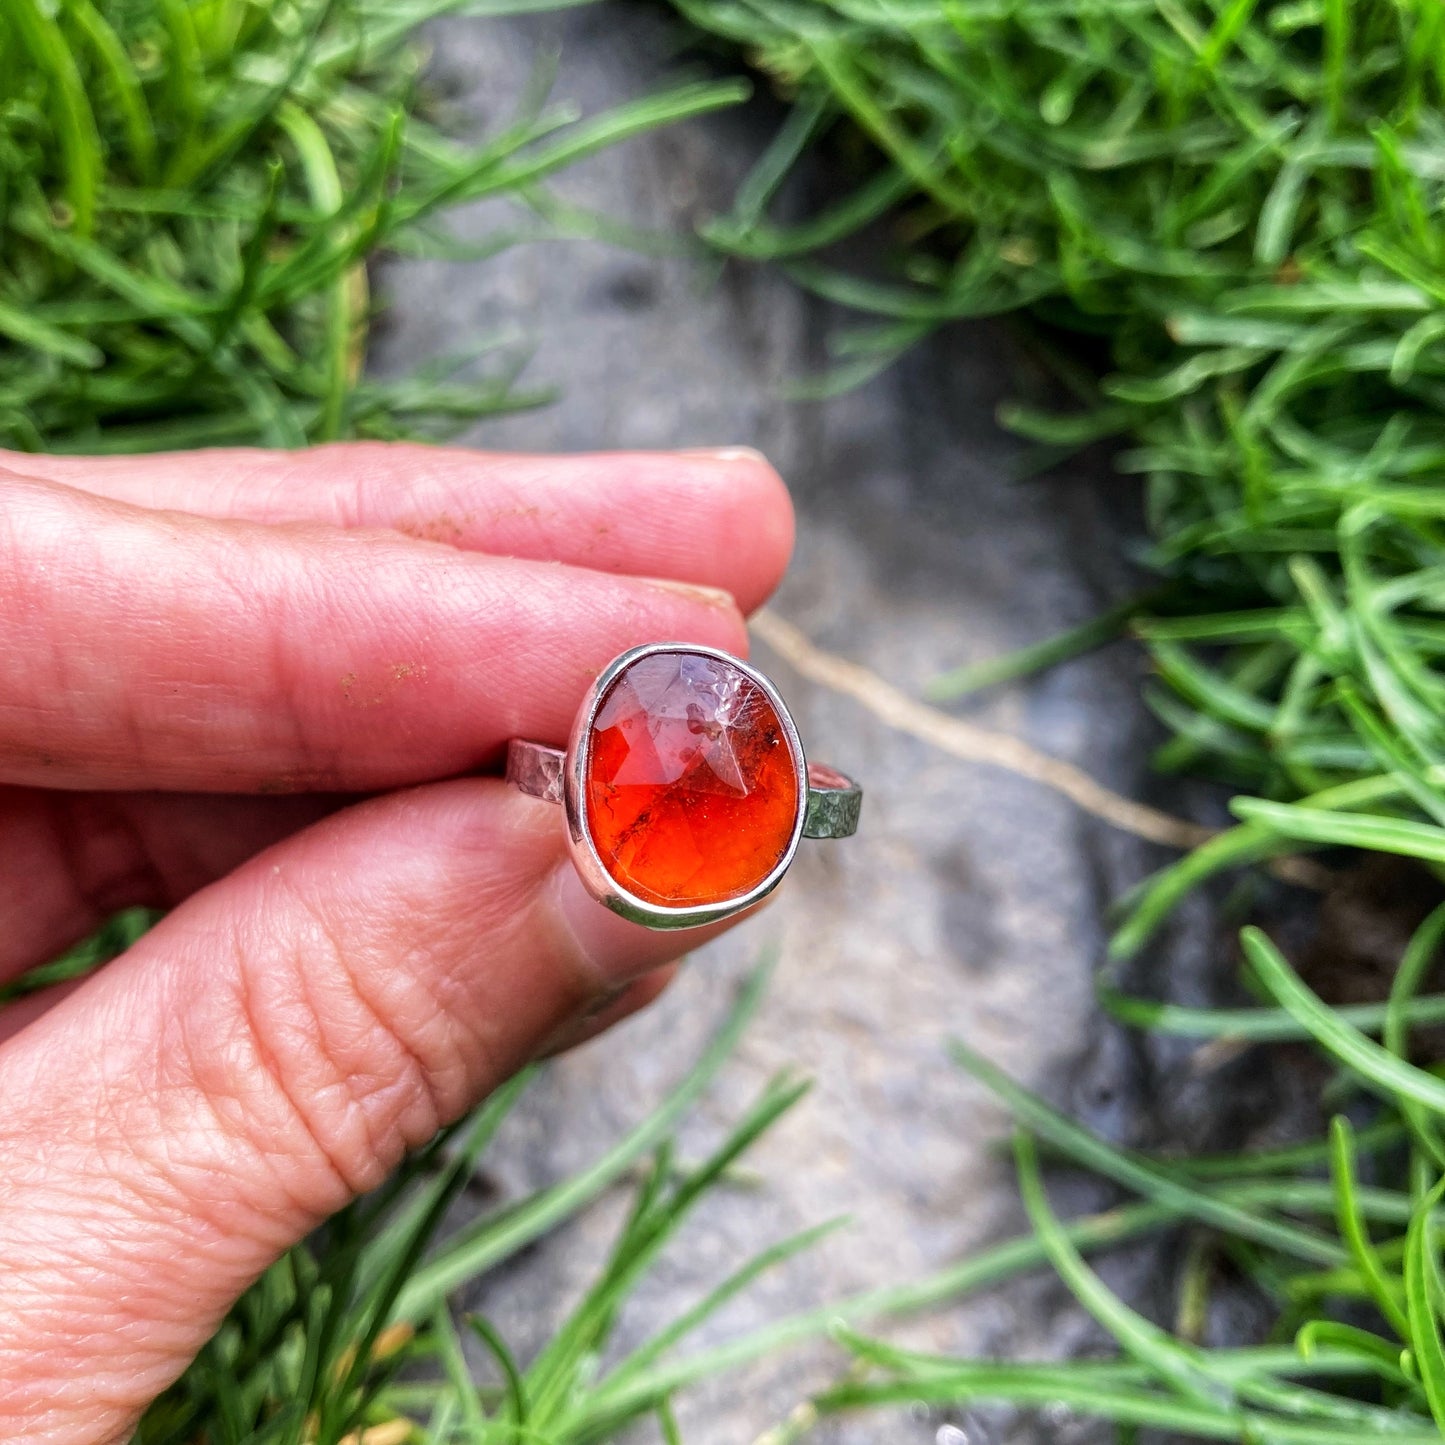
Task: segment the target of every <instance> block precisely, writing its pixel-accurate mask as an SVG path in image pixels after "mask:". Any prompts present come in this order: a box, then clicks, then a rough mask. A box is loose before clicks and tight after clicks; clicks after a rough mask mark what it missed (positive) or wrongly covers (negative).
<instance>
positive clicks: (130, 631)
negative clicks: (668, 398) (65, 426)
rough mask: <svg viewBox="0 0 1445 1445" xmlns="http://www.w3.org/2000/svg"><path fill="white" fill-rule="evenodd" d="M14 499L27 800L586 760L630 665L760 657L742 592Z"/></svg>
mask: <svg viewBox="0 0 1445 1445" xmlns="http://www.w3.org/2000/svg"><path fill="white" fill-rule="evenodd" d="M0 486H3V488H4V497H5V506H4V508H3V509H0V577H4V578H5V579H6V584H5V586H3V587H0V781H4V782H11V783H24V784H29V785H31V786H37V787H64V788H82V787H83V788H126V789H151V788H155V789H167V790H176V789H180V790H185V791H191V792H254V791H267V792H294V791H328V792H363V791H372V790H376V789H381V788H390V787H397V786H400V785H402V784H405V783H410V782H419V781H422V780H424V779H428V778H438V777H446V776H449V775H451V774H454V773H459V772H464V771H467V770H470V769H474V768H477V767H479V766H482V765H485V764H486V763H487V762H489V761H490V760H491V759H493V758H495V757H496V756H497V754H498V752H499V751H500V749H501V746H502V745H503V744H504V743H505V741H506V740H507V739H508V738H509V737H513V736H523V737H535V738H538V739H539V740H542V741H551V742H560V741H564V740H565V739H566V736H567V732H568V729H569V727H570V724H571V721H572V716H573V713H574V711H575V709H576V707H577V705H578V703H579V701H580V700H581V698H582V696H583V694H584V692H585V691H586V689H587V686H588V684H589V682H590V681H591V680H592V678H594V677H595V676H596V675H597V673H598V672H599V671H601V669H602V668H604V667H605V666H606V665H607V663H608V662H610V661H611V660H612V658H613V657H614V656H616V655H617V654H618V653H619V652H622V651H624V650H625V649H627V648H629V647H634V646H636V645H638V644H639V643H644V642H656V641H660V640H663V639H668V638H675V639H677V640H680V641H696V642H702V643H708V644H712V645H714V646H718V647H722V648H725V649H727V650H729V651H732V652H741V651H743V650H745V649H746V647H747V635H746V632H745V629H744V627H743V622H742V618H741V616H740V615H739V613H738V611H737V608H736V606H735V604H734V603H733V600H732V598H731V597H729V596H728V595H727V594H726V593H722V592H712V591H708V590H705V589H699V588H696V587H691V586H684V585H683V584H679V583H675V582H668V581H659V580H657V579H645V578H638V577H611V576H606V575H604V574H603V573H600V572H595V571H591V570H588V569H585V568H581V567H568V566H564V565H559V564H556V563H543V562H527V561H518V560H515V559H511V558H501V557H488V556H481V555H478V554H475V553H467V552H457V551H454V550H452V549H451V548H448V547H443V546H438V545H436V544H435V543H430V542H419V541H414V540H411V539H409V538H405V537H401V536H399V535H398V534H396V533H394V532H371V533H366V534H361V533H356V532H345V531H342V530H341V529H339V528H335V527H268V526H261V525H258V524H256V523H252V522H236V521H231V522H217V521H210V520H207V519H205V518H199V517H192V516H189V515H185V514H182V513H178V512H151V511H147V510H145V509H142V508H139V507H132V506H126V505H123V504H121V503H117V502H108V501H104V500H102V499H100V498H97V497H93V496H89V495H86V494H84V493H81V492H77V491H73V490H71V489H70V488H67V487H63V486H58V485H56V484H54V483H49V482H40V481H35V480H33V479H26V478H22V477H15V476H11V477H0Z"/></svg>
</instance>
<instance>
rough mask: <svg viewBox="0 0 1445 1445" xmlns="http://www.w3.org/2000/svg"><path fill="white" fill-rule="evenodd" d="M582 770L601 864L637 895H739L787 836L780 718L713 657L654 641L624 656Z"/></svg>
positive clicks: (788, 796)
mask: <svg viewBox="0 0 1445 1445" xmlns="http://www.w3.org/2000/svg"><path fill="white" fill-rule="evenodd" d="M586 776H587V826H588V830H589V832H590V833H591V836H592V842H593V844H594V845H595V846H596V849H597V852H598V854H599V856H600V857H601V859H602V864H603V867H605V868H606V869H607V871H608V873H610V874H611V876H612V878H613V879H614V881H615V882H617V883H619V884H620V885H621V886H622V887H623V888H625V889H626V890H627V891H628V892H629V893H631V894H633V895H635V896H636V897H638V898H641V899H644V900H645V901H646V902H648V903H654V904H661V905H662V906H664V907H668V908H686V907H690V906H693V905H696V904H701V903H721V902H725V901H726V900H728V899H731V898H741V897H742V896H743V895H744V894H745V893H750V892H752V890H753V889H754V888H756V887H757V886H758V884H760V883H761V882H762V881H763V880H764V879H765V878H767V876H768V875H769V874H770V873H771V872H772V871H773V869H774V868H776V867H777V866H778V864H779V863H780V862H781V861H782V859H783V857H784V855H785V854H786V853H787V851H788V848H789V845H790V844H791V843H792V841H793V830H794V827H795V825H796V823H797V819H798V802H799V796H798V795H799V788H798V770H797V767H796V765H795V764H794V761H793V753H792V749H791V748H790V747H789V746H788V738H787V733H786V732H785V730H784V728H783V723H782V720H781V719H780V718H779V717H778V713H777V709H776V708H775V707H774V706H773V704H772V703H771V701H769V699H768V695H767V693H765V692H764V691H763V689H762V688H761V687H759V686H758V684H757V683H755V682H754V681H753V680H752V678H750V677H749V676H748V675H747V674H746V673H745V672H743V671H742V670H741V669H740V668H737V667H734V666H733V665H732V664H730V663H727V662H723V661H722V660H721V659H719V658H714V657H706V656H703V655H702V654H700V653H696V652H661V653H652V654H650V655H649V656H647V657H642V658H639V659H638V660H637V661H636V662H634V663H632V664H631V666H629V667H628V668H627V669H626V671H624V672H623V673H622V674H621V675H620V676H619V677H618V678H617V679H616V680H615V681H614V682H613V683H612V684H611V686H610V687H609V688H608V689H607V693H606V695H605V696H604V697H603V699H602V704H601V706H600V707H599V708H598V709H597V713H596V715H595V717H594V718H593V722H592V732H591V736H590V738H589V739H588V750H587V768H586Z"/></svg>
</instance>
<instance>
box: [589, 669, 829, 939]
mask: <svg viewBox="0 0 1445 1445" xmlns="http://www.w3.org/2000/svg"><path fill="white" fill-rule="evenodd" d="M679 652H686V653H691V654H693V655H694V656H700V657H710V658H712V659H713V660H714V661H717V662H721V663H725V664H726V665H727V666H729V667H735V668H737V669H738V671H739V672H741V673H742V674H743V675H744V676H745V677H746V678H747V679H748V680H749V681H750V682H752V683H754V684H755V685H756V686H757V687H759V688H761V689H762V692H763V695H764V696H765V697H766V698H767V699H768V701H769V702H770V703H771V704H772V705H773V710H774V711H775V712H776V713H777V715H778V720H779V722H780V723H781V724H782V727H783V735H784V737H786V738H787V740H788V749H789V751H790V752H791V754H792V758H793V767H794V770H795V772H796V774H797V779H798V797H797V802H796V806H795V808H794V815H793V832H792V837H791V838H790V839H789V840H788V846H787V849H786V851H785V852H784V853H783V856H782V857H781V858H780V859H779V860H778V862H777V864H776V866H775V867H774V868H773V870H772V872H771V873H769V874H768V876H767V877H766V878H764V879H763V881H762V882H761V883H759V884H758V885H757V887H755V888H753V889H752V890H751V891H750V892H748V893H745V894H742V895H740V896H739V897H737V898H729V899H727V900H726V901H724V902H721V903H698V904H693V905H691V906H689V907H683V908H669V907H666V906H664V905H662V904H658V903H651V902H649V901H648V900H647V899H645V898H639V897H638V896H637V895H636V894H635V893H631V892H629V891H628V890H627V889H625V888H624V887H622V885H621V884H620V883H618V882H617V880H616V879H615V878H613V876H612V875H611V874H610V873H609V872H608V871H607V868H606V866H605V865H604V864H603V862H602V858H601V856H600V855H599V854H598V852H597V847H596V845H595V844H594V843H593V841H592V832H591V829H590V828H588V826H587V765H588V761H589V756H590V749H591V739H592V724H593V721H594V720H595V718H596V716H597V712H598V709H599V708H600V707H601V706H602V701H603V699H604V698H605V697H606V696H607V693H608V691H609V690H610V688H611V687H612V684H613V683H614V682H616V681H617V679H618V677H620V676H621V675H622V673H624V672H625V671H626V670H627V669H628V668H629V667H631V666H632V664H633V663H635V662H638V661H640V660H641V659H642V658H644V657H653V656H656V655H658V654H664V653H679ZM562 782H563V797H562V800H563V803H564V805H565V807H566V810H567V842H568V847H569V850H570V851H571V854H572V861H573V863H574V864H575V866H576V868H577V873H578V876H579V877H580V878H581V879H582V883H583V886H584V887H585V888H586V889H587V891H588V892H589V893H590V894H591V895H592V896H593V897H594V898H595V899H597V901H598V902H599V903H603V904H606V906H607V907H608V908H610V909H611V910H612V911H613V912H614V913H616V914H619V915H620V916H621V917H623V918H626V919H628V920H630V921H631V922H633V923H641V924H643V925H645V926H646V927H648V928H700V927H702V925H704V924H706V923H719V922H721V921H722V920H723V919H724V918H732V917H733V916H734V915H736V914H739V913H742V912H743V911H744V910H745V909H748V908H751V907H752V906H753V905H754V904H755V903H758V902H760V901H761V900H762V899H764V898H766V897H767V896H768V894H769V893H771V892H772V891H773V889H774V888H776V887H777V886H778V884H779V883H780V882H781V881H782V877H783V874H784V873H786V872H787V871H788V867H789V865H790V864H791V863H792V861H793V855H794V854H795V853H796V852H797V851H798V843H799V842H800V841H801V839H802V836H803V823H804V821H805V819H806V816H807V811H808V762H807V758H806V757H805V756H804V754H803V743H802V739H801V738H799V736H798V729H797V726H796V725H795V724H794V722H793V715H792V713H790V712H789V711H788V705H787V704H786V703H785V702H784V701H783V699H782V697H781V696H780V694H779V693H778V690H777V688H775V687H774V686H773V684H772V683H771V682H770V681H769V680H768V679H767V678H766V677H764V676H763V674H762V673H760V672H759V671H758V670H757V669H756V668H754V667H749V666H748V664H747V663H745V662H742V661H741V660H739V659H738V658H736V657H734V656H733V655H732V654H731V653H730V652H724V651H722V649H720V648H716V647H703V646H701V645H699V644H697V643H692V642H654V643H650V644H648V645H647V646H646V647H634V648H632V649H631V650H630V651H628V652H624V653H623V654H622V655H621V656H620V657H617V658H615V659H614V660H613V661H612V662H611V663H610V664H609V666H608V667H607V668H606V669H605V670H604V671H603V672H602V673H601V674H600V675H599V677H598V678H597V680H596V681H595V682H594V683H593V684H592V686H591V688H590V689H589V690H588V692H587V696H586V697H585V698H584V699H583V700H582V705H581V707H580V708H579V709H578V711H577V719H576V721H575V722H574V723H573V724H572V736H571V738H570V739H569V740H568V743H567V756H566V762H565V765H564V767H563V774H562Z"/></svg>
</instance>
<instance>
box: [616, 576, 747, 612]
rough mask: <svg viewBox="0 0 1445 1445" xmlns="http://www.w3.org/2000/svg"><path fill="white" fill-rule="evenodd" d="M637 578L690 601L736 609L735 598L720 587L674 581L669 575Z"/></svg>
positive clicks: (705, 605)
mask: <svg viewBox="0 0 1445 1445" xmlns="http://www.w3.org/2000/svg"><path fill="white" fill-rule="evenodd" d="M639 580H640V581H643V582H645V583H646V584H647V585H648V586H649V587H660V588H662V590H663V591H664V592H672V593H675V594H676V595H677V596H679V597H686V598H687V599H688V600H689V601H690V602H701V603H702V604H703V606H704V607H723V608H726V609H727V610H728V611H729V612H735V611H736V610H737V605H738V603H737V598H735V597H734V596H733V594H732V593H731V592H726V591H724V590H723V589H722V588H721V587H703V586H700V585H699V584H698V583H696V582H676V581H674V580H673V579H672V578H671V577H643V578H640V579H639Z"/></svg>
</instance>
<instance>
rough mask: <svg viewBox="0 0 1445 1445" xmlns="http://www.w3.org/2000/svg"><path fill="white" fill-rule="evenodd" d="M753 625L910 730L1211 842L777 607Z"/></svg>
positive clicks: (1074, 799)
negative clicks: (831, 643) (843, 653)
mask: <svg viewBox="0 0 1445 1445" xmlns="http://www.w3.org/2000/svg"><path fill="white" fill-rule="evenodd" d="M752 628H753V631H754V632H755V633H756V634H757V635H758V636H759V637H760V638H762V640H763V641H764V642H766V643H767V644H768V646H769V647H771V648H772V649H773V651H774V652H776V653H777V654H778V655H779V656H780V657H783V658H786V659H787V661H788V662H789V663H791V664H792V665H793V667H795V668H796V669H797V670H798V671H799V672H800V673H802V675H803V676H804V677H806V678H807V679H808V681H809V682H815V683H818V684H819V685H820V686H822V687H826V688H831V689H832V690H833V691H834V692H840V693H842V694H843V695H844V696H846V697H851V698H852V699H853V700H854V702H856V703H859V704H860V705H861V706H863V707H865V708H867V709H868V711H869V712H871V713H872V714H873V715H874V716H875V717H877V718H879V719H881V720H882V721H883V722H885V723H887V724H888V726H889V727H894V728H897V729H898V730H899V731H900V732H905V733H909V734H911V735H912V736H913V737H916V738H920V739H922V740H923V741H924V742H926V743H930V744H932V745H933V746H934V747H936V748H938V749H940V750H941V751H942V752H945V753H948V754H949V755H950V756H952V757H955V758H962V759H963V760H964V761H966V762H970V763H986V764H988V765H989V766H991V767H995V768H1002V769H1003V770H1004V771H1005V772H1009V773H1013V774H1014V775H1015V776H1017V777H1020V778H1028V779H1029V780H1030V781H1032V782H1035V783H1041V784H1042V785H1043V786H1044V787H1046V788H1051V789H1052V790H1053V791H1054V792H1056V793H1059V794H1062V796H1064V797H1065V798H1067V799H1068V800H1069V801H1070V802H1071V803H1073V804H1074V805H1075V807H1077V808H1079V809H1081V810H1082V811H1083V812H1085V813H1088V814H1089V815H1090V816H1091V817H1094V818H1099V819H1101V820H1102V821H1103V822H1105V823H1108V824H1109V825H1110V826H1111V827H1114V828H1119V829H1121V830H1122V831H1123V832H1125V833H1132V834H1133V835H1134V836H1135V837H1136V838H1144V839H1146V840H1147V841H1148V842H1150V843H1162V844H1163V845H1164V846H1165V847H1166V848H1179V849H1185V850H1187V849H1190V848H1197V847H1198V846H1199V845H1200V844H1201V843H1207V842H1208V841H1209V839H1210V838H1212V837H1214V834H1215V830H1214V829H1213V828H1206V827H1205V826H1204V825H1203V824H1202V823H1191V822H1190V821H1189V820H1188V819H1187V818H1176V817H1175V816H1174V815H1173V814H1172V813H1165V812H1161V811H1160V810H1159V809H1158V808H1151V807H1149V806H1148V805H1147V804H1145V803H1136V802H1135V801H1134V800H1133V799H1132V798H1126V797H1124V796H1123V795H1122V794H1121V793H1116V792H1114V790H1113V789H1112V788H1106V787H1105V786H1104V785H1103V784H1102V783H1101V782H1099V781H1098V779H1096V778H1093V777H1090V775H1089V774H1088V773H1086V772H1085V771H1084V770H1083V769H1082V768H1077V767H1075V766H1074V764H1073V763H1067V762H1065V761H1064V760H1063V759H1062V758H1056V757H1053V756H1051V755H1050V754H1049V753H1045V752H1042V751H1040V750H1039V749H1038V748H1036V747H1033V746H1032V745H1031V744H1029V743H1026V742H1024V741H1023V739H1022V738H1016V737H1012V736H1010V735H1009V734H1008V733H1001V732H996V731H994V730H993V729H992V728H985V727H980V726H979V725H978V724H977V723H973V722H968V721H967V720H966V719H964V718H958V717H952V716H950V715H949V714H948V713H946V712H942V711H940V710H939V709H938V708H936V707H930V706H929V705H928V704H927V703H926V702H919V701H918V700H917V699H916V698H912V697H909V695H908V694H907V693H906V692H904V691H902V689H900V688H897V687H894V686H893V684H892V683H891V682H886V681H885V680H884V679H883V678H881V677H879V676H878V674H877V673H876V672H872V671H870V670H869V669H868V668H866V667H863V666H861V665H860V664H859V663H856V662H849V661H848V660H847V658H843V657H838V656H837V655H835V654H834V653H831V652H824V651H823V650H822V648H820V647H817V646H815V645H814V644H813V642H812V640H811V639H810V638H809V637H808V636H807V635H806V634H805V633H804V632H803V631H802V630H801V629H800V628H798V627H795V626H794V625H793V624H792V623H791V622H787V621H785V620H784V619H783V618H781V617H779V616H778V615H777V614H776V613H775V612H760V613H758V615H757V616H756V617H754V618H753V620H752Z"/></svg>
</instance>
